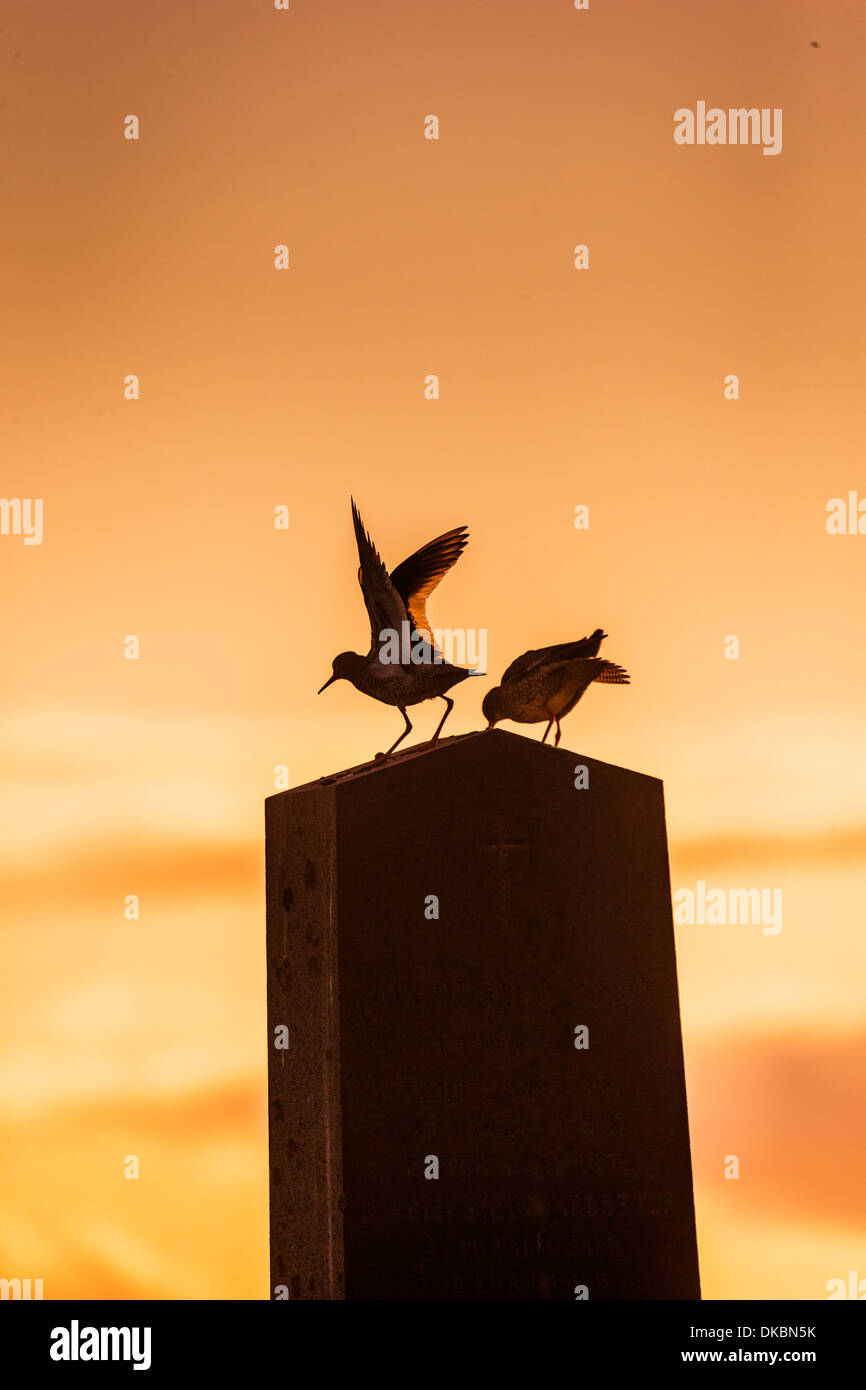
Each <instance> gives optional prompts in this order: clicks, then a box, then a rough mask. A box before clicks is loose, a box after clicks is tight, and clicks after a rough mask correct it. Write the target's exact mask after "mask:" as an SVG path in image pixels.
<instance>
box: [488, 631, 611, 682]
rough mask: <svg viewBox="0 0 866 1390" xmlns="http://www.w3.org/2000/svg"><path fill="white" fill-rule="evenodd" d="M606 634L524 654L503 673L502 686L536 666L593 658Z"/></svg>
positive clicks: (599, 632)
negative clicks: (578, 658)
mask: <svg viewBox="0 0 866 1390" xmlns="http://www.w3.org/2000/svg"><path fill="white" fill-rule="evenodd" d="M604 636H605V634H604V633H603V632H601V631H598V632H594V633H593V634H592V636H591V637H581V638H580V639H579V640H578V641H577V642H560V643H559V644H558V645H557V646H555V647H539V648H538V650H537V651H533V652H524V653H523V656H518V657H516V658H515V660H514V661H512V663H511V665H510V666H509V667H508V669H507V670H506V671H505V672H504V673H503V676H502V682H501V683H502V685H505V684H506V682H508V681H512V680H516V679H517V678H518V676H525V675H526V674H527V673H528V672H529V671H534V670H535V668H536V666H548V665H549V664H550V663H551V662H554V661H573V660H574V659H575V657H578V656H586V657H593V656H595V654H596V652H597V651H598V649H599V647H600V646H601V643H602V638H603V637H604Z"/></svg>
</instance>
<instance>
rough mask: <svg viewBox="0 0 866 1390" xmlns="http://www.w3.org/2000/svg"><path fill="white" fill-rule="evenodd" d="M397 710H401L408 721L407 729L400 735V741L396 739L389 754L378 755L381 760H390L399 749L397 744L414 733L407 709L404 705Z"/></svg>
mask: <svg viewBox="0 0 866 1390" xmlns="http://www.w3.org/2000/svg"><path fill="white" fill-rule="evenodd" d="M397 708H398V709H399V711H400V713H401V714H402V716H403V718H404V719H405V720H406V727H405V729H404V730H403V732H402V734H401V735H400V737H399V738H398V739H395V740H394V742H393V743H392V744H391V747H390V748H389V749H388V751H387V753H379V754H377V757H380V758H390V756H391V754H392V753H393V752H394V749H395V748H396V747H397V744H398V743H402V742H403V740H404V738H405V737H406V735H407V734H411V732H412V725H411V724H410V723H409V716H408V714H407V713H406V711H405V709H404V708H403V706H402V705H398V706H397Z"/></svg>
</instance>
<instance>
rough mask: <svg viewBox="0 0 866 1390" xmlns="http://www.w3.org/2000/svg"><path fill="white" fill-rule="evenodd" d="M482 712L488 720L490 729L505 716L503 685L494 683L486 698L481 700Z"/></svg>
mask: <svg viewBox="0 0 866 1390" xmlns="http://www.w3.org/2000/svg"><path fill="white" fill-rule="evenodd" d="M481 713H482V714H483V715H484V718H485V719H486V720H487V727H488V729H492V728H493V726H494V724H496V723H498V721H499V720H500V719H504V718H505V713H504V711H503V708H502V686H501V685H494V687H493V689H492V690H488V692H487V694H486V695H485V696H484V699H483V700H482V701H481Z"/></svg>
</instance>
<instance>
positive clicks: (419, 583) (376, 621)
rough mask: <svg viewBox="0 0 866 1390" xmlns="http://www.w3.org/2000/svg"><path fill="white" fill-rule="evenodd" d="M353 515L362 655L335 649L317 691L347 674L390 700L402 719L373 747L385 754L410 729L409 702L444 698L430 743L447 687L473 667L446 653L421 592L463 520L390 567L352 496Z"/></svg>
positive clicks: (450, 555)
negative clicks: (366, 622)
mask: <svg viewBox="0 0 866 1390" xmlns="http://www.w3.org/2000/svg"><path fill="white" fill-rule="evenodd" d="M352 522H353V524H354V527H355V540H356V542H357V546H358V558H359V560H360V568H359V570H358V581H359V583H360V585H361V592H362V594H363V596H364V603H365V604H366V607H367V613H368V615H369V618H370V650H369V651H368V653H367V655H366V656H361V655H360V654H359V653H358V652H340V654H339V656H335V657H334V661H333V665H332V674H331V676H330V678H329V679H328V680H326V681H325V684H324V685H323V686H322V689H321V690H320V691H319V694H320V695H321V693H322V690H327V688H328V686H329V685H331V684H332V682H333V681H337V680H347V681H350V682H351V684H352V685H354V687H355V689H356V690H360V691H361V692H362V693H363V694H364V695H371V696H372V697H373V699H374V700H381V701H382V703H383V704H386V705H396V706H397V709H399V711H400V713H401V714H402V716H403V719H404V722H405V725H406V727H405V728H404V730H403V732H402V733H401V734H400V737H399V738H397V739H395V741H394V742H393V743H392V744H391V747H390V748H389V749H388V751H387V752H386V753H377V755H376V756H377V758H387V757H388V756H389V755H390V754H391V753H393V752H394V749H395V748H396V747H397V745H398V744H400V743H402V742H403V739H404V738H405V737H406V735H407V734H408V733H410V732H411V730H412V725H411V723H410V722H409V716H408V714H407V713H406V708H407V706H408V705H417V704H419V703H420V702H421V701H422V700H433V699H443V700H444V701H445V713H444V714H443V715H442V718H441V719H440V721H439V723H438V725H437V726H436V731H435V733H434V734H433V737H432V739H431V740H430V742H431V743H435V742H436V740H437V739H438V737H439V735H440V733H441V731H442V725H443V724H444V723H445V720H446V719H447V718H448V715H449V714H450V713H451V710H452V709H453V708H454V701H453V700H452V699H450V698H449V696H448V695H447V693H446V692H447V691H449V690H450V689H451V687H452V686H454V685H457V684H458V682H459V681H462V680H465V679H466V677H467V676H471V675H474V674H475V673H474V672H473V671H469V670H466V669H465V668H464V667H462V666H453V665H452V664H451V663H450V662H449V661H446V660H445V657H444V656H443V655H442V652H441V651H440V650H439V648H438V647H437V646H436V645H435V643H434V641H433V637H432V634H431V631H430V625H429V623H428V621H427V599H428V598H429V597H430V594H431V593H432V592H433V590H434V589H435V588H436V585H437V584H438V583H439V581H440V580H441V579H442V578H443V576H444V575H446V574H447V573H448V571H449V570H450V569H451V567H452V565H454V564H455V563H456V561H457V560H458V559H459V558H460V555H461V554H462V552H463V550H464V548H465V546H466V543H467V541H468V540H469V531H468V529H467V528H466V527H465V526H455V528H454V529H453V530H452V531H446V532H445V533H444V535H441V536H437V537H436V539H435V540H433V541H430V543H429V544H428V545H425V546H422V548H421V549H420V550H416V551H415V553H414V554H413V555H410V556H409V557H408V559H406V560H404V561H403V562H402V564H399V565H398V566H397V568H396V569H395V570H393V571H392V572H391V573H390V574H389V573H388V571H387V569H386V568H385V565H384V563H383V561H382V559H381V557H380V555H379V552H378V551H377V550H376V547H375V546H374V544H373V542H372V540H371V539H370V535H369V532H368V531H367V530H366V528H365V526H364V523H363V521H362V520H361V517H360V514H359V512H358V508H357V507H356V506H355V502H354V499H352Z"/></svg>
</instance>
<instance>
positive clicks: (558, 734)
mask: <svg viewBox="0 0 866 1390" xmlns="http://www.w3.org/2000/svg"><path fill="white" fill-rule="evenodd" d="M561 738H562V730H561V729H560V727H559V720H558V719H557V721H556V738H555V739H554V740H553V746H554V748H558V747H559V740H560V739H561Z"/></svg>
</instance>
